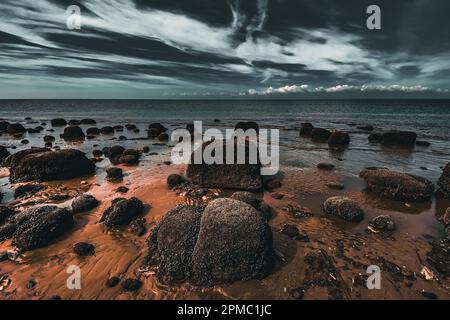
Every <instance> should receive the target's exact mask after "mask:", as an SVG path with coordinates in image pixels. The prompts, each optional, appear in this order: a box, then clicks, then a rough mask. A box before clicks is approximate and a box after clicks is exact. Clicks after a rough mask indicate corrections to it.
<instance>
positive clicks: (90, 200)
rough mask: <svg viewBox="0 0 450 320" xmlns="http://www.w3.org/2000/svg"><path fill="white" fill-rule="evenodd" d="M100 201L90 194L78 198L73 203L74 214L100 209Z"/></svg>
mask: <svg viewBox="0 0 450 320" xmlns="http://www.w3.org/2000/svg"><path fill="white" fill-rule="evenodd" d="M98 205H99V201H98V200H97V199H96V198H95V197H94V196H91V195H90V194H82V195H80V196H78V197H76V198H75V199H74V200H73V202H72V213H74V214H76V213H81V212H86V211H90V210H92V209H94V208H96V207H98Z"/></svg>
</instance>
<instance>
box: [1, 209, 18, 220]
mask: <svg viewBox="0 0 450 320" xmlns="http://www.w3.org/2000/svg"><path fill="white" fill-rule="evenodd" d="M15 213H16V212H15V211H14V209H12V208H10V207H7V206H0V225H2V224H4V223H5V222H6V221H7V220H8V219H9V218H10V217H12V216H14V215H15Z"/></svg>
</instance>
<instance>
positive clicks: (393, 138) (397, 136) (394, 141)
mask: <svg viewBox="0 0 450 320" xmlns="http://www.w3.org/2000/svg"><path fill="white" fill-rule="evenodd" d="M416 139H417V134H416V133H415V132H410V131H397V130H391V131H386V132H384V133H383V139H382V141H381V144H382V145H383V146H393V147H405V148H414V146H415V145H416Z"/></svg>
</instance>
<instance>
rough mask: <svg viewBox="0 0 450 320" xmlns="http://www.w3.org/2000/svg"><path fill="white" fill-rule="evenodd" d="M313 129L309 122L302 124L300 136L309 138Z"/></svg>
mask: <svg viewBox="0 0 450 320" xmlns="http://www.w3.org/2000/svg"><path fill="white" fill-rule="evenodd" d="M313 129H314V126H313V125H312V124H311V123H309V122H307V123H302V126H301V128H300V136H302V137H311V134H312V131H313Z"/></svg>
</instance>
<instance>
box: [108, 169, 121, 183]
mask: <svg viewBox="0 0 450 320" xmlns="http://www.w3.org/2000/svg"><path fill="white" fill-rule="evenodd" d="M106 180H108V181H111V182H114V181H122V180H123V170H122V169H121V168H117V167H111V168H108V169H106Z"/></svg>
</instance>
